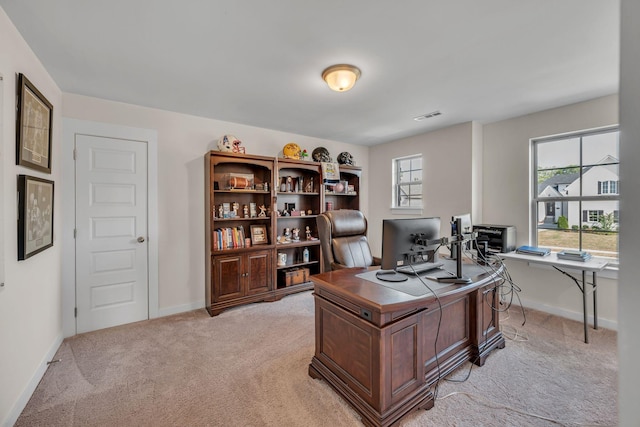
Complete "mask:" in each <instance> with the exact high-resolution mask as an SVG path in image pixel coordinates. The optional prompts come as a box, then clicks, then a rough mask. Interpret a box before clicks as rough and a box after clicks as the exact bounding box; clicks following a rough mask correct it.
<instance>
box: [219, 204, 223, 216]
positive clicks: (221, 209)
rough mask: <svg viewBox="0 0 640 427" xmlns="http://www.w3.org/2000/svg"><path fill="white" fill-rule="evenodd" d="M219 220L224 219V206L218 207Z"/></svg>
mask: <svg viewBox="0 0 640 427" xmlns="http://www.w3.org/2000/svg"><path fill="white" fill-rule="evenodd" d="M218 218H224V208H223V207H222V205H220V206H218Z"/></svg>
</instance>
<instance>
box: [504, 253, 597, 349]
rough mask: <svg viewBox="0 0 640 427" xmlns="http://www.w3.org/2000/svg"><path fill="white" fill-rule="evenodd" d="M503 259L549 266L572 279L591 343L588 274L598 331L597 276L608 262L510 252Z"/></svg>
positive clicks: (585, 333) (587, 336) (585, 339)
mask: <svg viewBox="0 0 640 427" xmlns="http://www.w3.org/2000/svg"><path fill="white" fill-rule="evenodd" d="M499 256H500V257H501V258H505V259H513V260H518V261H525V262H529V263H533V264H542V265H548V266H551V267H553V268H554V269H556V270H557V271H559V272H560V273H562V274H564V275H566V276H568V277H569V278H571V279H572V280H573V281H574V282H575V284H576V286H578V289H580V292H582V314H583V316H584V342H585V343H589V324H588V320H587V319H588V316H587V314H588V313H587V294H588V293H589V292H588V291H587V284H588V283H587V280H586V277H587V273H591V275H592V280H591V283H590V285H591V293H593V329H598V294H597V287H598V283H597V275H598V272H600V271H602V270H604V268H605V267H606V266H607V263H608V262H607V261H606V260H603V259H596V258H592V259H590V260H588V261H584V262H582V261H569V260H564V259H559V258H558V254H557V253H555V252H552V253H551V254H549V255H546V256H539V255H525V254H519V253H516V252H508V253H501V254H499ZM567 270H577V271H578V272H580V273H581V276H582V277H581V278H577V277H575V276H574V275H573V274H571V273H569V272H567Z"/></svg>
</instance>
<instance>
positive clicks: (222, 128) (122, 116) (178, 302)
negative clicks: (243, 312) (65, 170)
mask: <svg viewBox="0 0 640 427" xmlns="http://www.w3.org/2000/svg"><path fill="white" fill-rule="evenodd" d="M63 105H64V109H63V110H64V111H63V114H64V116H65V117H68V118H74V119H81V120H88V121H97V122H104V123H111V124H117V125H123V126H132V127H139V128H148V129H155V130H157V132H158V224H159V228H158V235H159V236H160V242H159V266H160V267H159V269H160V271H159V285H158V287H159V304H158V305H159V314H160V315H165V314H170V313H175V312H180V311H185V310H190V309H194V308H199V307H204V258H203V256H202V253H203V250H204V233H203V232H204V163H203V162H204V160H203V156H204V154H205V153H206V152H207V151H208V150H212V149H217V147H216V142H217V140H218V138H219V137H220V136H222V135H224V134H232V135H235V136H236V137H238V138H239V139H240V140H241V141H242V142H243V146H244V147H245V148H246V151H247V153H251V154H259V155H265V156H274V157H275V156H281V155H282V147H283V146H284V145H285V144H287V143H288V142H292V141H293V142H296V143H297V144H298V145H300V146H301V147H302V148H306V149H307V151H308V152H311V151H313V149H314V148H316V147H319V146H324V147H326V148H327V149H328V150H329V153H330V154H331V156H332V157H333V159H334V160H335V159H336V157H337V156H338V154H339V153H340V152H341V151H349V152H350V153H351V154H353V156H354V158H355V161H356V164H357V165H358V166H362V168H363V179H362V184H363V185H362V195H361V199H360V200H361V202H362V209H363V211H365V212H367V203H368V200H367V195H368V177H369V171H370V167H369V163H368V158H369V155H368V151H369V149H368V147H362V146H354V145H347V144H343V143H340V142H336V141H328V140H322V139H317V138H311V137H305V136H301V135H294V134H290V133H285V132H278V131H273V130H269V129H263V128H257V127H253V126H246V125H240V124H236V123H229V122H223V121H219V120H212V119H206V118H202V117H195V116H189V115H185V114H178V113H173V112H169V111H163V110H157V109H153V108H145V107H140V106H135V105H129V104H123V103H118V102H112V101H106V100H101V99H97V98H91V97H85V96H79V95H73V94H66V93H65V94H64V95H63ZM66 154H68V155H70V153H66ZM64 190H65V191H70V188H65V189H64ZM70 255H71V254H65V257H66V256H70ZM65 286H67V284H65Z"/></svg>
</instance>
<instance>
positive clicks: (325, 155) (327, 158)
mask: <svg viewBox="0 0 640 427" xmlns="http://www.w3.org/2000/svg"><path fill="white" fill-rule="evenodd" d="M311 157H312V158H313V160H315V161H316V162H329V163H330V162H332V161H333V159H332V158H331V155H329V150H327V149H326V148H324V147H318V148H316V149H314V150H313V152H312V153H311Z"/></svg>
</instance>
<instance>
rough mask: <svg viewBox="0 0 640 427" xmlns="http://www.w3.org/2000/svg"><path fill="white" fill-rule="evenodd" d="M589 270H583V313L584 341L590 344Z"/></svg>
mask: <svg viewBox="0 0 640 427" xmlns="http://www.w3.org/2000/svg"><path fill="white" fill-rule="evenodd" d="M586 279H587V272H586V271H584V270H582V313H583V316H584V342H585V343H587V344H589V322H588V316H587V280H586Z"/></svg>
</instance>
